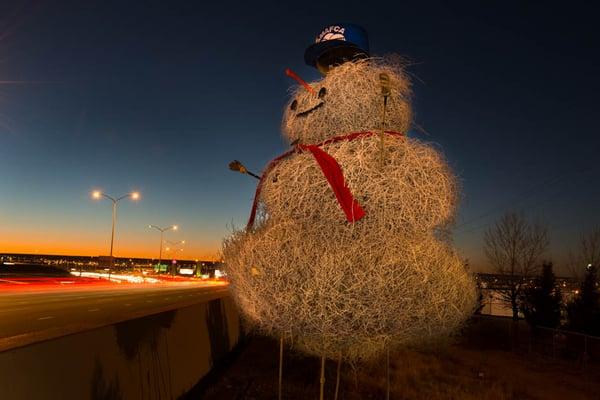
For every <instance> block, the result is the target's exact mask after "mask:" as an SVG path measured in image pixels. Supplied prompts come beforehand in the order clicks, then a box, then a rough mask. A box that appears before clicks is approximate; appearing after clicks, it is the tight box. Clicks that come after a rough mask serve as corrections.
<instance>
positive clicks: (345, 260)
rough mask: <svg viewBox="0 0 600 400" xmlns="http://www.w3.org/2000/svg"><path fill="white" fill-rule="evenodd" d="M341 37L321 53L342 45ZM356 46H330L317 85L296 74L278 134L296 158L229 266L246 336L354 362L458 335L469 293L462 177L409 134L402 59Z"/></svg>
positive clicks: (237, 238)
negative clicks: (460, 217)
mask: <svg viewBox="0 0 600 400" xmlns="http://www.w3.org/2000/svg"><path fill="white" fill-rule="evenodd" d="M338 28H339V29H338V30H337V31H335V29H330V30H329V32H325V34H322V35H320V38H317V43H322V42H326V41H329V40H335V41H337V42H338V43H339V41H340V40H341V39H340V35H342V37H343V35H344V33H345V30H346V29H344V28H345V27H338ZM340 30H341V31H342V32H341V33H340V32H339V31H340ZM332 32H333V34H332ZM328 38H329V39H328ZM346 44H348V43H346ZM330 45H331V44H330ZM347 48H348V46H347V47H346V49H347ZM350 48H351V51H350V52H349V53H348V52H345V53H344V52H343V51H341V50H340V49H343V46H342V47H338V48H336V47H335V46H330V50H331V49H333V50H334V52H333V56H332V55H331V54H332V52H331V51H330V52H329V53H328V54H329V57H328V58H327V57H325V58H323V57H322V58H321V60H325V64H319V65H318V66H319V68H320V69H321V70H322V71H324V72H326V75H325V76H324V77H323V78H322V79H321V80H319V81H315V82H312V83H310V84H308V83H306V82H304V81H302V80H301V79H300V78H299V77H297V76H296V75H295V74H294V73H293V72H291V71H289V72H288V74H289V75H290V76H293V77H295V78H296V79H297V80H298V82H299V83H300V84H299V85H298V87H297V88H296V90H295V91H294V92H293V95H292V96H291V98H290V100H289V102H288V104H287V106H286V109H285V111H284V116H283V123H282V131H283V135H284V136H285V138H286V139H287V140H288V141H289V142H290V144H291V149H290V150H289V151H288V152H286V153H284V154H283V155H281V156H279V157H277V158H275V159H274V160H273V161H271V163H270V164H268V166H267V167H266V168H265V170H264V171H263V174H262V176H261V177H260V181H259V184H258V187H257V190H256V197H255V201H254V204H253V207H252V212H251V216H250V220H249V223H248V226H247V227H246V229H244V230H239V231H236V232H233V234H232V235H231V236H230V237H229V238H227V239H226V240H225V241H224V245H223V258H224V262H225V265H226V270H227V274H228V276H229V278H230V281H231V289H232V293H233V296H234V298H235V300H236V302H237V304H238V305H239V308H240V310H241V312H242V314H243V316H244V317H245V318H246V320H247V321H248V322H249V324H251V325H252V326H254V327H255V328H257V329H259V330H260V331H262V332H264V333H266V334H268V335H271V336H274V337H277V338H279V337H281V336H285V337H288V338H290V339H291V342H292V343H293V345H294V347H296V348H298V349H300V350H302V351H304V352H306V353H309V354H314V355H319V356H325V357H327V358H335V359H337V358H340V357H341V358H343V359H346V360H350V361H354V360H368V359H373V358H376V357H378V356H380V355H381V354H382V353H383V352H384V351H386V349H389V348H394V347H399V346H411V347H419V346H423V345H425V344H426V343H429V342H434V341H437V340H439V339H440V338H444V337H447V336H448V335H450V334H452V333H454V332H455V331H457V329H459V328H460V327H461V326H462V324H463V322H464V321H465V319H466V318H467V317H468V316H469V315H470V313H471V312H472V310H473V305H474V301H475V287H474V283H473V281H472V279H471V277H470V276H469V275H468V274H467V272H466V271H465V270H464V267H463V263H462V262H461V260H460V258H459V256H458V255H457V253H456V252H455V251H454V250H453V249H452V247H451V244H450V241H449V229H450V227H451V225H452V222H453V219H454V215H455V212H456V207H457V200H458V187H457V182H456V179H455V177H454V175H453V174H452V172H451V170H450V169H449V167H448V165H447V163H446V161H445V160H444V158H443V156H442V155H441V154H440V152H439V151H438V150H436V148H434V147H433V146H431V145H430V144H426V143H423V142H420V141H419V140H417V139H414V138H411V137H408V136H407V132H408V130H409V128H410V126H411V120H412V118H411V117H412V111H411V102H410V98H411V85H410V81H409V79H408V77H407V75H406V73H405V71H404V65H403V63H402V61H401V60H400V59H399V58H393V57H388V58H369V57H366V53H367V52H366V51H363V52H360V51H358V50H357V48H358V49H359V50H360V48H359V46H355V47H350ZM348 54H350V56H348ZM309 61H310V60H309ZM315 64H317V62H316V61H315Z"/></svg>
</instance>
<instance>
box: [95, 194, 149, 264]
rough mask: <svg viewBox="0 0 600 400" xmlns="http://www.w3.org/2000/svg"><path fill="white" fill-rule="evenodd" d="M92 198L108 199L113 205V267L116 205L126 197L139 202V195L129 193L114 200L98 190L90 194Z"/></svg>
mask: <svg viewBox="0 0 600 400" xmlns="http://www.w3.org/2000/svg"><path fill="white" fill-rule="evenodd" d="M92 197H93V198H94V199H97V200H99V199H101V198H102V197H104V198H105V199H108V200H110V201H112V203H113V206H112V231H111V234H110V264H111V267H112V265H113V244H114V241H115V225H116V223H117V203H118V202H119V201H121V200H123V199H126V198H128V197H130V198H131V199H132V200H139V199H140V194H139V193H138V192H131V193H127V194H124V195H123V196H121V197H117V198H114V197H112V196H109V195H107V194H106V193H104V192H101V191H100V190H94V191H93V192H92Z"/></svg>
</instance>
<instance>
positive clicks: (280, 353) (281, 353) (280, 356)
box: [277, 333, 283, 400]
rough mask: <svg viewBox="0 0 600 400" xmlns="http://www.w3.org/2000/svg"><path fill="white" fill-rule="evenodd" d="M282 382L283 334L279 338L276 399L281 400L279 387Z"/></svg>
mask: <svg viewBox="0 0 600 400" xmlns="http://www.w3.org/2000/svg"><path fill="white" fill-rule="evenodd" d="M282 380H283V333H282V334H281V337H280V338H279V387H278V390H277V398H278V399H279V400H281V386H282Z"/></svg>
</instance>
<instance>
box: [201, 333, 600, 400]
mask: <svg viewBox="0 0 600 400" xmlns="http://www.w3.org/2000/svg"><path fill="white" fill-rule="evenodd" d="M390 359H391V362H390V364H391V374H390V375H391V379H390V382H391V385H390V386H391V390H390V398H392V399H403V400H442V399H443V400H447V399H457V400H459V399H460V400H463V399H464V400H476V399H477V400H480V399H481V400H509V399H510V400H512V399H531V400H534V399H535V400H538V399H539V400H542V399H544V400H553V399H557V400H558V399H560V400H562V399H582V400H583V399H597V398H598V395H597V394H598V393H600V381H599V380H598V379H597V378H598V376H597V373H595V372H592V371H588V372H587V373H582V372H581V371H574V370H573V366H572V365H571V364H568V363H565V362H561V361H551V360H548V359H545V358H536V357H532V358H528V357H525V356H522V355H516V354H513V353H510V352H505V351H498V350H476V349H474V348H472V347H469V346H465V345H462V344H455V345H452V346H450V347H448V348H446V349H445V350H438V351H430V352H416V351H401V352H395V353H392V354H391V357H390ZM277 360H278V358H277V343H276V342H275V341H272V340H266V339H264V338H260V337H255V338H253V339H252V340H251V341H250V343H249V345H248V346H247V347H246V348H245V350H244V351H243V352H242V354H241V355H240V357H239V358H238V359H237V360H236V361H235V362H234V363H233V365H231V367H230V368H229V369H228V371H227V372H226V373H225V375H223V376H221V377H220V378H218V379H217V380H216V381H215V382H213V383H212V384H211V385H210V387H211V388H210V390H208V391H207V392H206V393H204V396H202V398H203V399H206V400H211V399H219V400H227V399H256V400H258V399H260V400H262V399H276V398H277V397H276V395H277ZM319 365H320V364H319V359H318V358H315V357H302V356H298V355H297V354H294V353H292V352H290V351H288V350H286V352H285V356H284V363H283V366H284V370H283V372H284V373H283V398H284V399H287V400H296V399H302V400H304V399H314V398H318V393H319V386H318V382H319ZM335 372H336V364H335V362H333V361H329V362H328V363H327V372H326V382H325V398H326V399H333V395H334V390H335V379H336V373H335ZM341 377H342V379H341V385H340V397H339V398H340V399H346V400H358V399H383V398H385V389H386V382H385V362H384V360H381V359H380V360H377V361H376V362H374V363H372V364H370V365H364V364H361V365H360V366H357V367H356V368H354V369H353V368H351V367H350V366H349V365H348V364H344V365H343V367H342V374H341Z"/></svg>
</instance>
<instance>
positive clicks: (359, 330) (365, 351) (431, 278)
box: [224, 221, 475, 360]
mask: <svg viewBox="0 0 600 400" xmlns="http://www.w3.org/2000/svg"><path fill="white" fill-rule="evenodd" d="M356 224H360V221H359V222H357V223H356ZM354 228H355V227H354V224H349V225H347V226H346V229H345V230H339V229H338V230H337V231H335V232H328V231H322V230H318V231H315V230H311V229H310V227H308V226H298V224H297V223H295V222H290V221H287V222H282V223H279V224H276V225H271V226H268V227H265V228H263V229H259V230H257V231H255V232H252V233H243V232H239V233H237V234H235V235H234V236H233V237H232V238H230V239H229V240H228V241H227V242H226V244H225V247H224V259H225V262H226V266H227V273H228V275H229V277H230V279H231V284H232V290H233V293H234V297H235V299H236V301H237V303H238V305H239V306H240V308H241V311H242V313H243V314H244V315H245V317H246V318H247V320H248V321H249V322H250V323H251V324H252V325H254V326H255V327H257V328H258V329H259V330H261V331H263V332H264V333H266V334H269V335H272V336H275V337H279V336H280V335H281V334H284V335H286V336H291V337H292V341H293V343H294V345H295V346H297V347H298V348H299V349H300V350H303V351H305V352H307V353H309V354H315V355H322V354H325V355H326V356H327V357H329V358H337V357H338V356H339V355H340V354H341V355H342V357H343V358H345V359H347V360H358V359H373V358H375V357H378V356H379V355H381V353H382V352H383V351H385V349H386V346H392V347H394V346H398V345H406V346H420V345H424V344H426V343H429V342H431V341H436V340H438V339H439V338H442V337H446V336H447V335H449V334H451V333H452V332H454V331H456V330H457V329H458V328H459V327H460V326H461V324H462V323H463V321H464V320H465V319H466V318H467V317H468V316H469V315H470V314H471V312H472V310H473V304H474V300H475V287H474V283H473V280H472V279H471V277H470V276H469V275H468V274H467V273H466V272H465V271H464V269H463V267H462V264H461V261H460V259H459V258H458V257H457V255H456V254H455V253H454V252H453V251H452V250H451V249H450V248H449V247H448V246H447V245H446V244H444V243H443V242H440V241H439V240H438V239H437V238H435V237H434V236H433V235H422V236H416V237H410V238H407V237H388V238H384V239H382V238H380V237H377V236H376V235H372V236H368V235H364V236H362V237H360V238H358V237H357V236H356V232H355V229H354Z"/></svg>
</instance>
